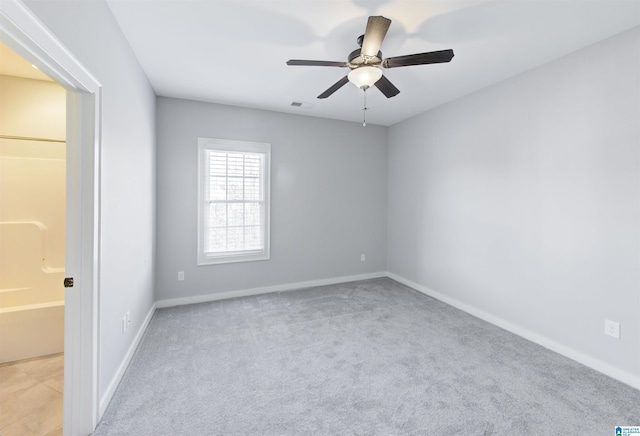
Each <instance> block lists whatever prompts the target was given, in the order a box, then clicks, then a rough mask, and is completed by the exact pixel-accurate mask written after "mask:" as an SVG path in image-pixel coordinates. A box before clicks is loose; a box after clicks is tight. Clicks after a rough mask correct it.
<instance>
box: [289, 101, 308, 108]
mask: <svg viewBox="0 0 640 436" xmlns="http://www.w3.org/2000/svg"><path fill="white" fill-rule="evenodd" d="M291 106H293V107H300V108H303V109H309V108H312V107H313V103H307V102H304V101H292V102H291Z"/></svg>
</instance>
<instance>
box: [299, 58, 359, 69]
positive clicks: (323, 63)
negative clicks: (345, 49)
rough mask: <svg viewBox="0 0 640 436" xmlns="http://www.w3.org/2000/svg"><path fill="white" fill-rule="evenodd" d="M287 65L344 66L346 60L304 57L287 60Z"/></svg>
mask: <svg viewBox="0 0 640 436" xmlns="http://www.w3.org/2000/svg"><path fill="white" fill-rule="evenodd" d="M287 65H302V66H308V67H346V66H347V63H346V62H334V61H307V60H304V59H291V60H288V61H287Z"/></svg>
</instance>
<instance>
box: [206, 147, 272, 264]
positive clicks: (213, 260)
mask: <svg viewBox="0 0 640 436" xmlns="http://www.w3.org/2000/svg"><path fill="white" fill-rule="evenodd" d="M208 151H221V152H227V153H259V154H262V155H263V156H264V168H263V180H264V187H263V189H264V235H263V236H264V246H263V248H262V250H255V251H247V252H242V251H240V252H238V251H234V252H224V253H219V254H213V253H207V252H206V251H205V238H206V235H207V231H206V228H205V227H206V217H205V215H206V213H207V212H206V208H207V205H208V202H209V200H208V199H207V198H206V194H207V186H206V184H207V183H208V174H209V173H208V168H207V152H208ZM270 218H271V144H268V143H264V142H251V141H236V140H231V139H218V138H203V137H199V138H198V244H197V245H198V255H197V264H198V266H200V265H218V264H224V263H235V262H251V261H261V260H269V259H270V258H271V250H270V248H271V244H270V239H271V238H270V233H271V232H270V230H271V225H270Z"/></svg>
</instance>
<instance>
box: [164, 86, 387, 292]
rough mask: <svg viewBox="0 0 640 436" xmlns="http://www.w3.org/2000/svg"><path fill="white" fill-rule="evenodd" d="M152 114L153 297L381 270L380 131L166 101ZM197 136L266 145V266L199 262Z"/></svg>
mask: <svg viewBox="0 0 640 436" xmlns="http://www.w3.org/2000/svg"><path fill="white" fill-rule="evenodd" d="M156 110H157V138H158V154H157V169H158V176H157V206H158V215H157V272H156V289H157V293H156V298H157V299H158V300H164V299H171V298H182V297H190V296H197V295H204V294H211V293H219V292H225V291H234V290H245V289H250V288H256V287H263V286H271V285H282V284H288V283H296V282H301V281H310V280H318V279H329V278H335V277H342V276H348V275H357V274H366V273H372V272H379V271H385V270H386V226H387V221H386V210H387V204H386V189H387V176H386V159H387V128H385V127H380V126H374V125H368V126H367V127H366V128H363V127H362V125H361V124H358V123H349V122H342V121H334V120H327V119H320V118H311V117H305V116H298V115H287V114H282V113H276V112H267V111H261V110H254V109H246V108H239V107H232V106H222V105H216V104H210V103H201V102H195V101H189V100H179V99H172V98H164V97H161V98H158V99H157V109H156ZM199 136H202V137H211V138H222V139H233V140H247V141H256V142H267V143H271V183H272V184H271V260H268V261H260V262H241V263H234V264H224V265H206V266H197V265H196V250H197V246H196V237H197V183H198V175H197V157H198V156H197V138H198V137H199ZM361 253H365V254H366V262H360V254H361ZM178 271H184V272H185V280H184V281H183V282H178V281H177V273H178Z"/></svg>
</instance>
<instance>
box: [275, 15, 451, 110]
mask: <svg viewBox="0 0 640 436" xmlns="http://www.w3.org/2000/svg"><path fill="white" fill-rule="evenodd" d="M390 25H391V20H390V19H388V18H385V17H382V16H372V17H369V21H368V22H367V28H366V29H365V32H364V35H361V36H360V37H359V38H358V40H357V41H358V45H360V48H359V49H357V50H354V51H352V52H351V54H350V55H349V56H348V58H347V59H348V60H347V62H333V61H309V60H303V59H291V60H289V61H287V65H300V66H312V67H348V68H350V69H351V72H349V74H347V75H346V76H344V77H343V78H342V79H340V80H338V81H337V82H336V83H334V84H333V85H332V86H330V87H329V89H327V90H326V91H324V92H323V93H322V94H320V95H319V96H318V98H327V97H329V96H330V95H331V94H333V93H334V92H336V91H337V90H338V89H340V88H342V87H343V86H344V85H345V84H346V83H347V82H352V83H353V84H354V85H356V86H357V87H358V88H360V89H362V90H364V91H366V90H367V89H368V88H370V87H371V86H372V85H375V86H376V88H378V89H379V90H380V91H381V92H382V93H383V94H384V95H385V96H386V97H387V98H391V97H394V96H396V95H398V94H399V93H400V90H399V89H398V88H396V87H395V86H394V85H393V83H391V82H390V81H389V79H387V78H386V77H385V76H384V75H383V74H382V71H381V70H380V67H383V68H397V67H407V66H411V65H424V64H438V63H443V62H449V61H451V59H452V58H453V50H451V49H448V50H439V51H431V52H427V53H416V54H411V55H405V56H396V57H392V58H386V59H383V58H382V52H381V51H380V46H381V45H382V41H383V40H384V37H385V35H386V34H387V30H389V26H390Z"/></svg>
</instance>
